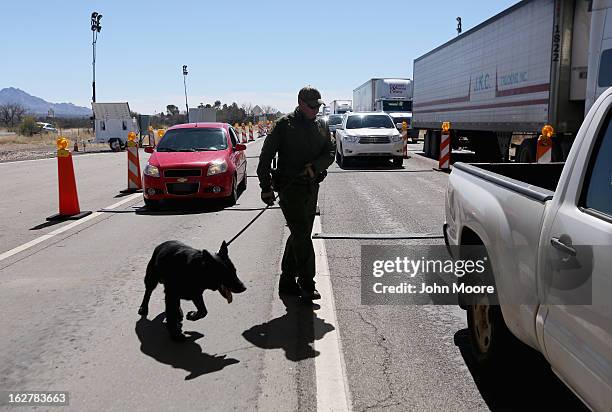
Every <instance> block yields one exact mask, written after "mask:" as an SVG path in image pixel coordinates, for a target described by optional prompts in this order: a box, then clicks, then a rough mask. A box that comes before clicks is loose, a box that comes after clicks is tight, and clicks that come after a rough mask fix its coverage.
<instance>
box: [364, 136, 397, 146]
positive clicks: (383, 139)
mask: <svg viewBox="0 0 612 412" xmlns="http://www.w3.org/2000/svg"><path fill="white" fill-rule="evenodd" d="M359 143H361V144H383V143H391V139H389V136H364V137H360V138H359Z"/></svg>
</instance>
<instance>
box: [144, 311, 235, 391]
mask: <svg viewBox="0 0 612 412" xmlns="http://www.w3.org/2000/svg"><path fill="white" fill-rule="evenodd" d="M164 316H165V315H164V313H163V312H162V313H160V314H159V315H157V317H155V319H153V320H148V319H146V318H141V319H140V320H138V322H136V329H135V331H136V335H137V336H138V339H139V340H140V350H141V351H142V353H144V354H145V355H147V356H150V357H152V358H153V359H155V360H156V361H158V362H160V363H164V364H166V365H170V366H172V367H173V368H176V369H184V370H186V371H187V372H189V375H187V376H186V377H185V380H191V379H195V378H197V377H198V376H201V375H204V374H207V373H211V372H217V371H220V370H221V369H223V368H225V367H226V366H228V365H233V364H235V363H238V362H240V361H239V360H237V359H233V358H227V357H226V356H227V355H221V356H217V355H209V354H207V353H204V352H202V348H201V347H200V345H198V344H197V343H196V342H195V341H196V340H198V339H200V338H202V337H203V336H204V335H202V334H201V333H198V332H185V334H186V335H189V338H188V339H187V341H185V342H173V341H172V340H170V337H169V336H168V331H167V330H166V326H165V325H164V323H163V319H164Z"/></svg>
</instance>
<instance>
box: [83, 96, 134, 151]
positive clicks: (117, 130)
mask: <svg viewBox="0 0 612 412" xmlns="http://www.w3.org/2000/svg"><path fill="white" fill-rule="evenodd" d="M91 105H92V108H93V112H94V120H95V124H94V128H95V138H94V141H95V142H96V143H108V145H109V146H110V148H111V150H114V151H119V150H123V149H124V148H125V146H126V144H127V137H128V133H129V132H134V133H136V134H138V133H139V130H138V123H137V121H136V118H132V116H131V114H130V106H129V105H128V103H127V102H125V103H92V104H91Z"/></svg>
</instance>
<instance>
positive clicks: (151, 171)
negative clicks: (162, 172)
mask: <svg viewBox="0 0 612 412" xmlns="http://www.w3.org/2000/svg"><path fill="white" fill-rule="evenodd" d="M143 173H144V174H145V175H147V176H150V177H159V169H158V168H157V167H155V166H153V165H150V164H147V166H146V167H145V168H144V171H143Z"/></svg>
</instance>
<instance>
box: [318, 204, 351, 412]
mask: <svg viewBox="0 0 612 412" xmlns="http://www.w3.org/2000/svg"><path fill="white" fill-rule="evenodd" d="M312 231H313V233H317V232H318V233H320V232H321V218H320V217H318V216H317V217H316V218H315V221H314V225H313V228H312ZM313 245H314V250H315V257H316V267H317V275H316V282H317V290H318V291H319V293H320V294H321V300H320V301H317V303H318V304H319V305H320V306H321V308H320V309H319V310H317V314H316V315H315V316H318V318H319V319H321V320H324V321H325V322H314V325H315V331H314V336H322V338H321V339H319V340H315V342H314V348H315V351H317V352H319V353H320V354H319V356H317V357H316V358H315V371H316V382H317V411H350V410H351V400H350V392H349V388H348V381H347V379H346V367H345V364H344V357H343V355H342V344H341V342H340V331H339V330H338V320H337V319H336V307H335V304H334V294H333V290H332V284H331V279H330V277H329V266H328V263H327V251H326V250H325V241H324V240H323V239H320V240H315V241H313ZM324 323H329V324H331V325H333V326H334V330H332V331H329V332H327V333H325V331H324V330H317V329H319V328H322V327H323V325H324Z"/></svg>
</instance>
